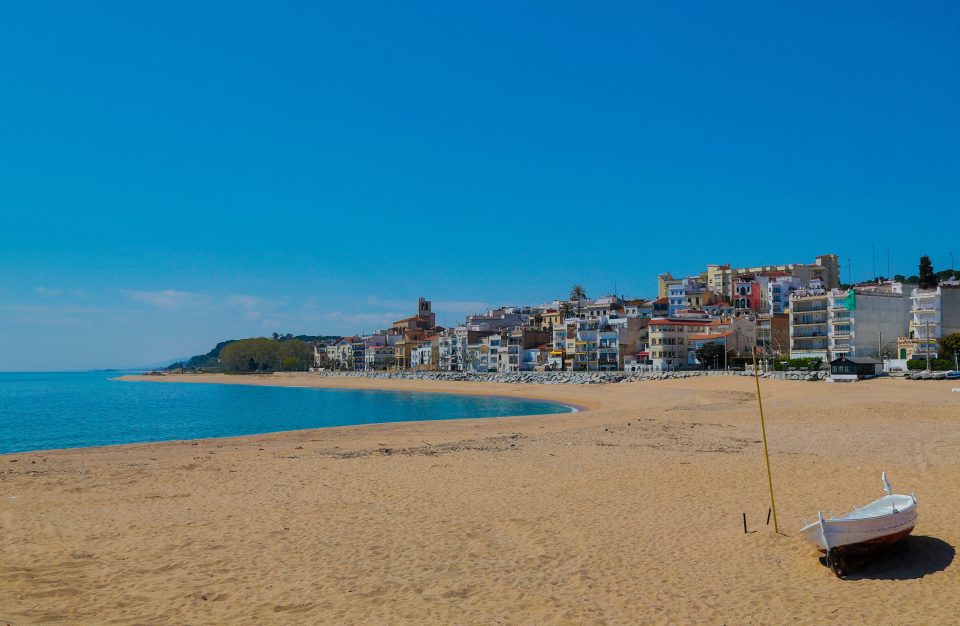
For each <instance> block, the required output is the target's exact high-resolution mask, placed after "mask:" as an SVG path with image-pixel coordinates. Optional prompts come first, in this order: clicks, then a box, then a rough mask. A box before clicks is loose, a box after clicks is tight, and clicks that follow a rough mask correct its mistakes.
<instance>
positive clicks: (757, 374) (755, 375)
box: [753, 346, 780, 533]
mask: <svg viewBox="0 0 960 626" xmlns="http://www.w3.org/2000/svg"><path fill="white" fill-rule="evenodd" d="M753 378H754V380H755V381H756V383H757V405H758V406H759V407H760V432H761V433H762V434H763V458H764V459H765V460H766V461H767V485H768V486H769V487H770V510H771V511H772V512H773V532H775V533H779V532H780V529H779V527H778V526H777V504H776V502H774V500H773V476H772V475H771V474H770V454H769V453H768V452H767V427H766V425H765V424H764V423H763V400H761V399H760V372H759V371H758V370H757V348H756V346H754V347H753Z"/></svg>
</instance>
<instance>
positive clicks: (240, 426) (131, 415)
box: [0, 372, 571, 454]
mask: <svg viewBox="0 0 960 626" xmlns="http://www.w3.org/2000/svg"><path fill="white" fill-rule="evenodd" d="M120 375H122V373H118V372H109V373H102V372H100V373H88V372H84V373H24V374H21V373H0V454H3V453H9V452H23V451H27V450H44V449H51V448H75V447H84V446H102V445H111V444H119V443H139V442H147V441H169V440H171V439H201V438H205V437H230V436H235V435H254V434H259V433H267V432H275V431H281V430H297V429H302V428H323V427H326V426H348V425H352V424H372V423H377V422H408V421H413V420H442V419H457V418H466V417H496V416H500V415H535V414H544V413H565V412H568V411H570V410H571V409H570V408H568V407H564V406H561V405H558V404H553V403H549V402H540V401H532V400H516V399H510V398H483V397H471V396H451V395H445V394H426V393H424V394H418V393H406V392H394V391H356V390H340V389H300V388H289V387H254V386H247V385H205V384H196V383H181V384H178V383H132V382H120V381H114V380H110V378H112V377H115V376H120Z"/></svg>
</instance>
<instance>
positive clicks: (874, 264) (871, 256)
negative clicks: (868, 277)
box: [870, 246, 877, 278]
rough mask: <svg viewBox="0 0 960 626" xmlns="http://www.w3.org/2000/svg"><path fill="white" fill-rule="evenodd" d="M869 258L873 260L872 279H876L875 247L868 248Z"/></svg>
mask: <svg viewBox="0 0 960 626" xmlns="http://www.w3.org/2000/svg"><path fill="white" fill-rule="evenodd" d="M870 258H871V259H872V260H873V277H874V278H876V277H877V247H876V246H870Z"/></svg>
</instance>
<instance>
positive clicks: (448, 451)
mask: <svg viewBox="0 0 960 626" xmlns="http://www.w3.org/2000/svg"><path fill="white" fill-rule="evenodd" d="M150 380H151V381H154V382H151V383H149V384H163V382H168V381H190V382H198V383H200V382H205V383H210V382H217V383H242V384H270V385H291V386H336V387H344V388H346V387H356V388H378V389H402V390H411V391H425V392H447V393H469V394H494V395H508V396H524V397H536V398H543V399H549V400H555V401H558V402H563V403H569V404H575V405H579V406H581V407H583V408H584V409H586V410H585V411H583V412H579V413H567V414H558V415H546V416H542V415H541V416H530V417H507V418H494V419H482V420H453V421H439V422H437V421H434V422H417V423H402V424H382V425H370V426H353V427H343V428H331V429H322V430H309V431H294V432H286V433H276V434H270V435H262V436H251V437H239V438H229V439H212V440H202V441H186V442H171V443H161V444H143V445H126V446H115V447H106V448H87V449H74V450H63V451H43V452H35V453H19V454H10V455H4V456H0V556H2V558H0V623H10V624H33V623H53V622H56V623H83V624H94V623H144V624H146V623H149V624H156V623H170V624H213V623H241V622H243V623H364V624H369V623H471V624H472V623H477V624H481V623H482V624H490V623H505V624H506V623H511V624H512V623H528V624H529V623H538V624H539V623H549V624H581V623H609V624H625V623H677V624H683V623H690V624H705V623H708V624H714V623H716V624H723V623H726V624H782V623H804V624H807V623H837V624H851V623H872V624H910V623H916V624H931V623H956V621H957V619H958V618H957V616H958V615H960V574H958V571H960V570H958V567H960V566H958V565H957V563H955V562H954V561H955V558H954V550H955V547H956V546H958V545H960V526H958V523H957V520H958V519H960V498H958V493H960V492H958V489H960V487H958V486H960V472H958V470H960V429H958V424H960V394H956V393H951V391H950V390H951V387H953V386H956V382H953V383H950V382H911V381H904V380H874V381H866V382H859V383H854V384H846V385H843V384H827V383H799V382H782V381H771V380H764V381H762V389H763V393H764V406H765V409H766V415H767V434H768V437H769V443H770V451H771V465H772V468H773V474H774V481H775V487H776V496H777V506H778V514H779V521H780V526H781V531H782V535H777V534H774V532H773V530H772V527H769V526H766V525H765V521H766V515H767V509H768V502H769V500H768V495H767V482H766V475H765V471H764V465H763V455H762V446H761V443H760V428H759V420H758V416H757V407H756V402H755V399H754V387H753V385H754V382H753V379H750V378H743V377H711V378H697V379H690V380H683V381H657V382H640V383H630V384H617V385H591V386H573V385H570V386H567V385H550V386H545V385H544V386H541V385H508V384H492V383H447V382H436V381H418V382H414V381H400V380H398V381H390V380H375V381H371V380H364V379H354V378H319V377H316V376H311V375H307V374H290V375H282V376H281V375H275V376H263V377H243V378H240V377H223V376H183V377H173V376H168V377H164V378H162V379H153V378H151V379H150ZM157 380H159V381H161V382H156V381H157ZM128 384H147V383H137V382H131V383H128ZM881 470H886V471H887V472H888V474H889V476H890V478H891V482H892V483H893V486H894V488H895V489H896V490H897V491H901V492H907V493H909V492H911V491H915V492H916V494H917V498H918V500H919V521H918V525H917V528H916V531H915V534H914V536H913V537H912V538H910V539H909V540H908V541H907V542H906V543H905V544H903V545H902V546H901V547H899V548H896V549H894V550H893V551H891V552H890V553H889V554H887V555H885V556H884V557H882V558H879V559H877V560H875V561H873V562H871V563H868V564H866V565H865V566H863V567H862V568H861V569H859V570H856V571H854V572H853V573H852V575H851V576H850V578H848V579H844V580H840V579H837V578H835V577H834V576H833V574H831V572H830V571H829V570H828V569H827V568H826V567H825V566H824V565H822V564H821V563H820V561H819V560H818V558H817V553H816V551H815V550H814V548H813V547H812V546H810V545H808V544H807V543H806V542H804V541H803V540H802V539H801V538H800V537H799V536H798V535H797V529H798V528H799V527H800V525H801V521H802V518H803V517H807V518H808V519H812V518H814V517H815V516H816V511H817V509H818V508H822V509H823V510H825V511H833V512H834V513H837V514H840V513H842V512H846V511H847V510H849V509H850V507H851V506H852V505H854V504H863V503H865V502H866V501H867V500H870V499H873V498H875V497H878V496H879V495H881V494H882V491H881V484H880V472H881ZM744 512H745V513H746V514H747V516H748V522H749V526H750V530H751V531H756V532H751V533H749V534H744V532H743V527H742V517H741V516H742V513H744Z"/></svg>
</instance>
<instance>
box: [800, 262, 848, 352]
mask: <svg viewBox="0 0 960 626" xmlns="http://www.w3.org/2000/svg"><path fill="white" fill-rule="evenodd" d="M828 306H829V298H828V295H827V290H826V289H824V287H823V283H822V281H819V280H815V281H813V282H812V284H811V286H810V287H806V288H804V289H798V290H796V291H794V292H793V293H792V294H790V358H791V359H800V358H820V359H823V360H824V361H828V360H830V359H829V357H830V346H829V341H830V339H829V331H830V324H829V320H828V319H827V316H828V312H827V308H828ZM841 330H842V329H841Z"/></svg>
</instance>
